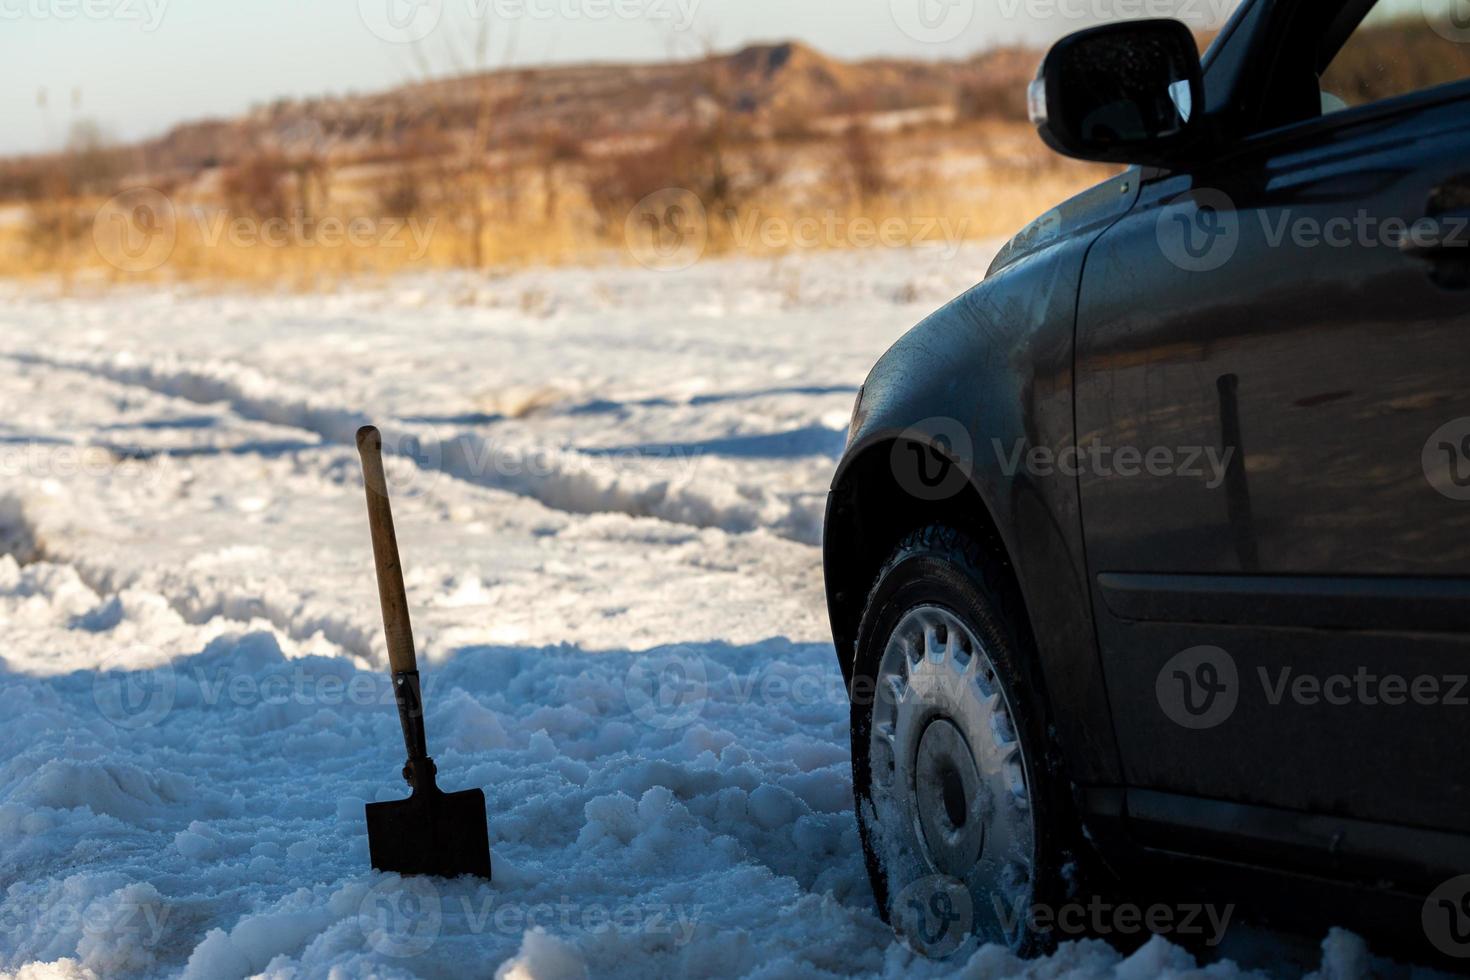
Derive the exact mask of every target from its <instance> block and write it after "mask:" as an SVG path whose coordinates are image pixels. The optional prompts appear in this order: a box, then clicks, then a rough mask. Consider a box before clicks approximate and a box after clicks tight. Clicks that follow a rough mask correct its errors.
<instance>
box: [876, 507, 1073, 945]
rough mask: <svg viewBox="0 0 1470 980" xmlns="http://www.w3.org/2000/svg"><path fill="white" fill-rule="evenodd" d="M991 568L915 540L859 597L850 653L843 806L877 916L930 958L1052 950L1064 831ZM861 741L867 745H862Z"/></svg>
mask: <svg viewBox="0 0 1470 980" xmlns="http://www.w3.org/2000/svg"><path fill="white" fill-rule="evenodd" d="M1005 570H1006V567H1005V565H1004V563H1003V562H1002V560H1001V559H999V558H997V557H995V556H992V555H990V554H987V553H986V552H985V551H984V550H983V549H982V548H981V547H980V546H979V545H978V544H977V543H976V542H975V541H973V540H972V539H970V538H969V537H967V536H966V535H964V534H962V533H960V532H959V531H956V530H954V529H952V528H948V527H943V526H931V527H927V528H924V529H923V530H920V531H917V532H914V533H913V534H911V535H909V536H908V537H907V538H905V539H904V540H903V541H902V542H901V543H900V544H899V545H898V547H897V548H896V549H895V550H894V552H893V554H892V555H891V556H890V558H889V559H888V561H887V562H886V563H885V564H884V565H883V567H882V569H881V570H880V571H879V573H878V577H877V580H876V582H875V583H874V585H873V588H872V590H871V592H870V593H869V595H868V600H867V605H866V608H865V609H864V612H863V617H862V622H861V624H860V626H859V629H858V636H857V643H856V651H855V654H856V660H855V661H854V663H855V666H856V670H855V673H854V678H855V680H854V687H853V698H852V721H851V732H852V759H853V794H854V797H855V804H856V811H857V820H858V831H859V834H860V835H861V838H862V843H863V851H864V855H865V858H866V860H867V867H868V875H869V878H870V880H871V882H872V886H873V895H874V897H875V898H876V899H877V902H878V908H879V912H880V914H881V915H882V916H883V917H884V919H885V920H886V921H888V922H889V923H890V924H891V925H892V926H893V928H894V930H895V932H897V933H898V935H899V936H900V938H901V939H903V940H904V941H905V942H906V943H907V944H908V945H909V946H910V947H912V948H914V949H915V950H916V951H918V952H920V953H923V954H925V955H928V956H932V957H936V958H942V957H945V956H949V955H952V954H953V953H955V952H956V951H959V950H962V949H972V948H974V947H975V946H977V945H979V944H981V943H992V942H993V943H1000V944H1002V945H1004V946H1006V947H1008V948H1009V949H1010V950H1011V951H1013V952H1014V953H1016V954H1018V955H1021V956H1034V955H1037V954H1039V953H1043V952H1045V951H1046V950H1047V949H1049V948H1051V946H1052V945H1053V941H1052V936H1051V935H1050V933H1049V932H1038V931H1036V930H1035V929H1034V928H1033V920H1032V916H1031V911H1032V910H1033V909H1041V908H1044V909H1050V910H1055V909H1057V908H1058V907H1059V905H1060V903H1061V902H1063V901H1065V900H1066V895H1067V885H1066V877H1067V875H1068V873H1069V872H1070V869H1069V865H1070V864H1071V863H1072V862H1071V861H1070V859H1069V857H1068V855H1069V853H1070V851H1071V846H1070V842H1071V841H1072V839H1073V838H1074V837H1075V835H1076V830H1075V821H1071V820H1070V819H1069V818H1068V817H1067V816H1066V815H1067V814H1069V813H1070V811H1071V808H1070V807H1069V806H1067V805H1066V803H1067V795H1066V791H1065V789H1066V782H1065V780H1064V779H1062V778H1061V772H1062V770H1061V767H1060V765H1059V755H1058V753H1057V751H1056V748H1055V746H1054V745H1053V743H1052V740H1051V738H1050V737H1049V735H1048V732H1049V731H1050V725H1049V723H1048V706H1047V704H1046V702H1045V696H1044V693H1043V687H1042V684H1041V680H1040V672H1039V669H1038V667H1037V660H1036V655H1035V644H1034V641H1033V640H1032V639H1031V630H1030V628H1029V625H1028V623H1027V621H1026V618H1025V614H1024V611H1023V610H1022V606H1021V602H1020V597H1019V595H1017V594H1016V590H1015V589H1014V587H1012V586H1010V584H1009V583H1010V580H1009V578H1008V577H1007V576H1006V575H1005V574H1003V573H1004V572H1005ZM875 732H877V735H876V737H875Z"/></svg>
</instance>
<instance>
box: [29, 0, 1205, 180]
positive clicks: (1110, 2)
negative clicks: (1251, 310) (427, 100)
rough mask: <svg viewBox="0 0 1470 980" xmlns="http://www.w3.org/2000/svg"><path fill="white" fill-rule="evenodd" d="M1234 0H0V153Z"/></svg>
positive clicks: (904, 45)
mask: <svg viewBox="0 0 1470 980" xmlns="http://www.w3.org/2000/svg"><path fill="white" fill-rule="evenodd" d="M1233 2H1234V0H0V78H3V82H4V84H3V85H0V120H3V123H4V125H3V126H0V154H14V153H24V152H36V151H43V150H49V149H55V148H57V147H59V146H60V145H62V144H63V143H64V142H65V140H66V136H67V133H68V132H70V130H71V128H72V127H73V125H74V124H75V123H77V122H78V121H83V120H85V121H91V122H95V123H97V124H99V125H101V126H102V127H103V129H104V131H105V132H107V133H108V134H109V135H111V136H112V137H114V138H117V139H125V140H133V139H138V138H142V137H146V136H151V135H156V134H158V133H161V132H163V131H165V130H166V129H167V128H168V127H169V126H171V125H173V124H175V123H178V122H182V121H185V120H192V119H200V118H208V117H228V116H233V115H236V114H239V113H241V112H243V111H245V110H247V109H249V108H250V107H251V106H254V105H260V104H264V103H268V102H270V101H272V100H274V99H277V98H281V97H299V96H315V95H330V94H345V93H349V92H372V91H378V90H382V89H387V88H392V87H394V86H396V85H399V84H402V83H404V82H407V81H412V80H415V79H422V78H424V77H425V75H426V74H448V73H451V72H452V71H453V70H454V69H455V67H456V66H460V65H468V64H472V63H473V62H474V52H473V49H474V47H475V45H474V41H473V39H474V37H475V36H476V35H477V33H478V28H479V26H480V25H485V27H486V28H487V29H488V34H489V37H490V42H489V50H488V52H487V54H486V58H485V60H486V62H487V63H488V64H490V65H503V64H515V65H541V64H556V63H567V62H578V61H593V60H595V61H657V60H663V59H666V58H669V57H691V56H694V55H697V54H699V53H700V52H702V51H704V50H706V49H709V48H714V49H716V50H728V49H731V48H735V47H739V46H741V45H744V44H748V43H751V42H756V41H772V40H787V39H794V40H800V41H804V42H806V43H808V44H810V45H812V46H814V47H816V48H818V49H820V50H822V51H825V52H827V53H828V54H832V55H836V56H839V57H844V58H854V57H864V56H873V55H897V56H904V57H913V58H947V57H960V56H965V55H969V54H972V53H974V52H976V51H979V50H982V49H985V48H989V47H993V46H996V45H1002V44H1008V43H1015V42H1027V43H1032V44H1044V43H1047V42H1049V41H1052V40H1055V39H1056V38H1058V37H1061V36H1062V35H1064V34H1068V33H1070V32H1071V31H1074V30H1079V29H1081V28H1084V27H1087V26H1089V25H1091V24H1093V23H1096V22H1098V21H1102V20H1113V19H1131V18H1136V17H1142V16H1160V15H1173V16H1177V17H1179V18H1180V19H1182V20H1184V21H1185V22H1186V23H1189V24H1190V25H1191V26H1196V27H1207V26H1217V24H1218V22H1219V21H1220V20H1222V19H1223V18H1224V17H1225V16H1226V15H1227V14H1228V11H1229V9H1230V8H1231V6H1233Z"/></svg>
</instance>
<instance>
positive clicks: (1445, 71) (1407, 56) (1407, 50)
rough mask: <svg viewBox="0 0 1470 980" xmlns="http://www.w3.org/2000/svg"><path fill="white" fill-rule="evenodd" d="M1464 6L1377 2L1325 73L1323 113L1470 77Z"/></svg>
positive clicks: (1432, 0) (1429, 0)
mask: <svg viewBox="0 0 1470 980" xmlns="http://www.w3.org/2000/svg"><path fill="white" fill-rule="evenodd" d="M1463 7H1464V0H1379V2H1378V3H1377V4H1375V5H1374V6H1373V9H1372V10H1370V11H1369V13H1368V16H1366V17H1365V18H1363V20H1362V22H1361V23H1360V24H1359V25H1358V26H1357V29H1355V30H1354V31H1353V32H1352V34H1350V35H1349V36H1348V38H1347V41H1346V42H1345V43H1344V44H1343V45H1342V47H1341V48H1340V49H1339V50H1338V52H1337V53H1336V54H1335V55H1334V56H1333V57H1332V60H1331V62H1330V63H1329V64H1328V65H1327V67H1326V68H1325V69H1324V70H1323V71H1322V72H1321V85H1320V88H1321V92H1322V114H1323V115H1327V114H1329V113H1332V112H1340V111H1341V110H1343V109H1350V108H1353V107H1356V106H1361V105H1367V104H1369V103H1371V102H1380V101H1382V100H1384V99H1389V98H1393V97H1394V96H1397V95H1406V94H1408V93H1410V92H1417V91H1421V90H1423V89H1428V88H1434V87H1435V86H1437V85H1444V84H1446V83H1449V82H1457V81H1460V80H1461V79H1464V78H1470V18H1467V17H1466V16H1465V11H1464V9H1463ZM1457 8H1460V9H1457Z"/></svg>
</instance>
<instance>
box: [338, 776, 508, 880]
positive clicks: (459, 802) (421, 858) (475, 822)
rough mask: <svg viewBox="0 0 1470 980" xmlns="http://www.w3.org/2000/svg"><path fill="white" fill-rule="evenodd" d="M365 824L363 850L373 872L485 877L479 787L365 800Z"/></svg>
mask: <svg viewBox="0 0 1470 980" xmlns="http://www.w3.org/2000/svg"><path fill="white" fill-rule="evenodd" d="M367 826H368V852H369V853H370V854H371V856H372V861H373V867H374V868H376V869H378V870H379V871H396V872H397V873H398V874H401V875H438V876H439V877H441V878H457V877H459V876H460V875H479V876H480V877H482V878H489V877H490V831H489V829H488V827H487V824H486V818H485V793H484V791H483V790H478V789H467V790H464V791H463V792H460V793H445V792H442V791H440V790H438V789H432V790H422V791H417V792H415V793H414V794H413V795H412V796H410V797H409V798H408V799H406V800H395V801H393V802H389V803H369V804H368V805H367Z"/></svg>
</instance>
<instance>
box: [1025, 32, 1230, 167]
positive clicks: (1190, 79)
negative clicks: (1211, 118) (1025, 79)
mask: <svg viewBox="0 0 1470 980" xmlns="http://www.w3.org/2000/svg"><path fill="white" fill-rule="evenodd" d="M1027 95H1028V98H1027V103H1028V108H1029V110H1030V115H1031V121H1032V122H1033V123H1035V124H1036V129H1037V131H1038V132H1039V133H1040V135H1041V138H1042V140H1043V141H1044V142H1045V143H1046V145H1047V146H1050V147H1051V148H1052V149H1054V150H1056V151H1057V152H1058V153H1061V154H1064V155H1066V156H1069V157H1077V158H1079V159H1082V160H1098V161H1101V162H1104V163H1137V164H1144V165H1155V166H1166V165H1168V164H1170V163H1171V162H1175V161H1177V160H1178V159H1179V157H1180V156H1181V151H1182V150H1183V148H1184V147H1186V146H1188V144H1190V143H1191V142H1192V141H1194V140H1195V139H1196V137H1197V135H1198V131H1199V129H1200V119H1199V115H1200V114H1199V112H1198V111H1196V110H1198V109H1200V108H1201V107H1203V105H1204V79H1203V73H1202V71H1201V69H1200V61H1199V50H1198V48H1197V47H1196V46H1195V42H1194V35H1192V34H1190V32H1189V28H1187V27H1185V26H1184V25H1183V24H1181V23H1179V21H1177V20H1137V21H1128V22H1126V23H1122V24H1108V25H1105V26H1103V27H1094V28H1092V29H1091V30H1086V31H1079V32H1077V33H1076V34H1071V35H1069V36H1067V37H1064V38H1062V40H1060V41H1058V42H1057V43H1056V44H1055V45H1054V46H1053V47H1052V49H1051V50H1050V51H1049V52H1047V55H1046V60H1045V61H1043V62H1042V63H1041V69H1040V71H1038V72H1037V75H1036V81H1034V82H1032V83H1031V88H1030V91H1029V92H1028V93H1027Z"/></svg>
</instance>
